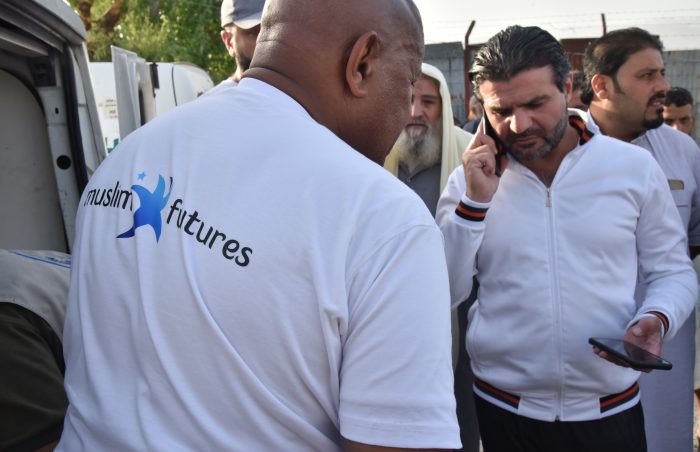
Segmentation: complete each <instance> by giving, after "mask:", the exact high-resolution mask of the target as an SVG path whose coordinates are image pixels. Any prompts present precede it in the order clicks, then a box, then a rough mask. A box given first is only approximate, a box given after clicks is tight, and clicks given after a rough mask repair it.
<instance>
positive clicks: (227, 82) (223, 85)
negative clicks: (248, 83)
mask: <svg viewBox="0 0 700 452" xmlns="http://www.w3.org/2000/svg"><path fill="white" fill-rule="evenodd" d="M237 86H238V82H237V81H235V80H233V79H232V78H231V77H226V78H225V79H223V80H222V81H221V82H220V83H219V84H218V85H216V86H215V87H213V88H212V89H210V90H209V91H207V92H205V93H204V94H202V96H211V95H212V94H221V93H226V92H228V91H229V90H230V89H231V88H235V87H237Z"/></svg>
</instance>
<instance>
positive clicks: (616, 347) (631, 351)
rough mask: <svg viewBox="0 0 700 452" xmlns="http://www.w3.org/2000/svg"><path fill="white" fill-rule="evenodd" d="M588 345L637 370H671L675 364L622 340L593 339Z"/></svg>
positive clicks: (590, 339) (589, 340)
mask: <svg viewBox="0 0 700 452" xmlns="http://www.w3.org/2000/svg"><path fill="white" fill-rule="evenodd" d="M588 343H589V344H591V345H594V346H596V347H598V348H599V349H601V350H603V351H605V352H608V353H610V354H611V355H613V356H615V357H616V358H619V359H621V360H622V361H624V362H626V363H627V364H629V365H630V367H632V368H633V369H637V370H650V369H658V370H671V367H673V364H671V363H670V362H668V361H666V360H665V359H663V358H661V357H660V356H656V355H654V354H653V353H649V352H648V351H646V350H644V349H643V348H640V347H637V346H636V345H634V344H631V343H629V342H626V341H623V340H622V339H606V338H601V337H591V338H589V339H588Z"/></svg>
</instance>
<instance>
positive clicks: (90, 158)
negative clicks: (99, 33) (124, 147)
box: [0, 0, 107, 252]
mask: <svg viewBox="0 0 700 452" xmlns="http://www.w3.org/2000/svg"><path fill="white" fill-rule="evenodd" d="M86 39H87V35H86V33H85V28H84V27H83V24H82V22H81V21H80V18H79V17H78V15H77V14H76V13H75V12H74V11H73V10H72V9H71V8H70V7H69V6H68V5H67V4H66V3H64V2H62V1H60V0H2V1H0V194H1V196H0V212H1V213H0V249H44V250H56V251H63V252H70V250H71V248H72V243H73V236H74V234H75V215H76V211H77V207H78V202H79V199H80V194H81V192H82V190H83V189H84V188H85V185H86V184H87V180H88V177H89V176H90V175H91V174H92V172H93V171H94V170H95V169H96V168H97V166H98V165H99V164H100V162H101V161H102V160H103V159H104V158H105V157H106V155H107V154H106V151H105V147H104V144H103V140H102V132H101V130H100V123H99V118H98V114H97V108H96V103H95V98H94V95H93V89H92V83H91V81H90V73H89V68H88V56H87V51H86V47H85V42H86Z"/></svg>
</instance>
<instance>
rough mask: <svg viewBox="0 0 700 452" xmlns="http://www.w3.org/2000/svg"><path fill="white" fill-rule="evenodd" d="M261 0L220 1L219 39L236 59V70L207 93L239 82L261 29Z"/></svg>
mask: <svg viewBox="0 0 700 452" xmlns="http://www.w3.org/2000/svg"><path fill="white" fill-rule="evenodd" d="M263 6H265V1H264V0H224V1H223V2H221V28H222V30H221V41H223V43H224V46H226V50H227V51H228V53H229V55H231V57H232V58H233V59H234V60H236V71H235V72H234V73H233V74H231V76H230V77H227V78H226V79H224V80H223V81H222V82H221V83H219V84H218V85H217V86H215V87H214V88H212V89H211V90H209V92H208V93H207V94H213V93H217V92H219V91H221V90H222V89H225V88H232V87H235V86H236V85H238V82H239V81H240V80H241V76H242V75H243V72H244V71H245V70H246V69H248V67H249V66H250V62H251V60H252V59H253V52H254V51H255V42H256V40H257V39H258V33H260V18H261V17H262V10H263Z"/></svg>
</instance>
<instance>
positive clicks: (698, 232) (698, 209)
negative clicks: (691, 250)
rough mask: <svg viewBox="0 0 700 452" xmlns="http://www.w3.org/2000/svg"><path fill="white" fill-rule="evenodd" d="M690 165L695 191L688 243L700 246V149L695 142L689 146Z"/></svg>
mask: <svg viewBox="0 0 700 452" xmlns="http://www.w3.org/2000/svg"><path fill="white" fill-rule="evenodd" d="M688 146H689V150H688V155H689V159H688V160H689V162H688V163H689V164H690V166H691V170H692V174H693V177H694V178H695V191H694V192H693V197H692V199H691V201H690V222H689V223H688V243H689V244H690V245H691V246H700V148H698V145H697V144H695V142H690V143H689V144H688Z"/></svg>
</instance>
